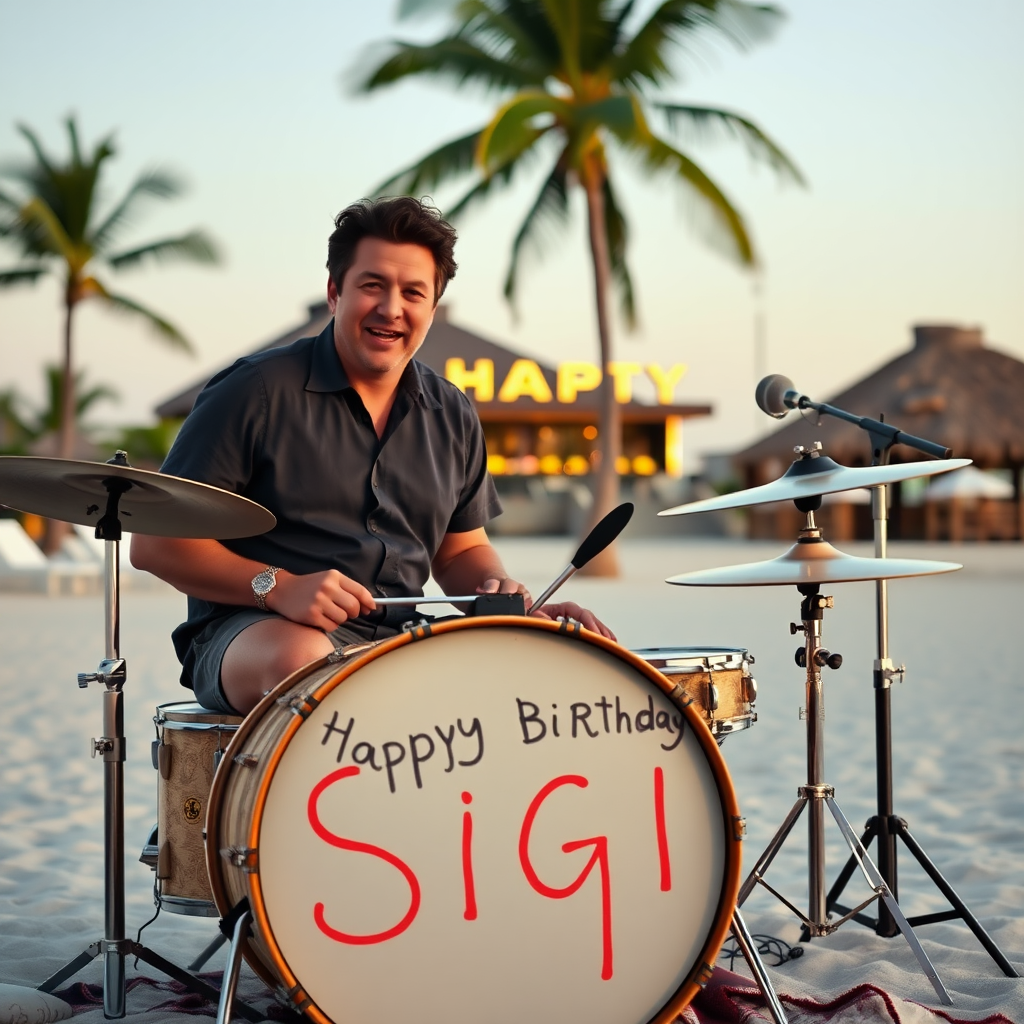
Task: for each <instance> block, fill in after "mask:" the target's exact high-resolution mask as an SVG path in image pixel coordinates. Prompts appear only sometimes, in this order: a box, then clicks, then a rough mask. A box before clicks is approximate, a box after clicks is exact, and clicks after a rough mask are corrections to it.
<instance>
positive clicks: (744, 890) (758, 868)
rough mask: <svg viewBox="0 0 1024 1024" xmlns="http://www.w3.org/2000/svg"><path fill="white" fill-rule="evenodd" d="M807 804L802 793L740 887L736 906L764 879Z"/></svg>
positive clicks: (742, 902) (739, 905)
mask: <svg viewBox="0 0 1024 1024" xmlns="http://www.w3.org/2000/svg"><path fill="white" fill-rule="evenodd" d="M806 803H807V798H806V797H805V796H804V795H803V794H802V793H801V794H800V797H799V798H798V799H797V802H796V803H795V804H793V807H792V809H791V810H790V812H789V814H787V815H786V820H785V821H783V823H782V824H781V825H780V826H779V830H778V832H776V833H775V835H774V836H772V840H771V842H770V843H769V844H768V845H767V846H766V847H765V849H764V853H762V854H761V856H760V857H758V859H757V863H756V864H755V865H754V866H753V868H752V869H751V871H750V874H749V875H747V880H746V881H745V882H744V883H743V885H742V886H741V887H740V891H739V895H738V896H737V898H736V906H738V907H742V906H743V904H744V903H745V902H746V899H747V897H748V896H749V895H750V894H751V893H752V892H753V891H754V886H755V885H757V883H758V882H760V881H761V879H762V878H763V877H764V873H765V872H766V871H767V870H768V868H769V867H770V865H771V862H772V861H773V860H775V855H776V854H777V853H778V852H779V850H781V849H782V844H783V843H784V842H785V841H786V838H787V837H788V836H789V833H790V832H792V831H793V826H794V825H795V824H796V820H797V818H799V817H800V812H801V811H802V810H803V809H804V806H805V805H806Z"/></svg>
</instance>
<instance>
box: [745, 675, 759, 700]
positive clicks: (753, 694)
mask: <svg viewBox="0 0 1024 1024" xmlns="http://www.w3.org/2000/svg"><path fill="white" fill-rule="evenodd" d="M746 687H747V703H748V704H753V703H754V701H756V700H757V680H756V679H755V678H754V677H753V676H747V679H746Z"/></svg>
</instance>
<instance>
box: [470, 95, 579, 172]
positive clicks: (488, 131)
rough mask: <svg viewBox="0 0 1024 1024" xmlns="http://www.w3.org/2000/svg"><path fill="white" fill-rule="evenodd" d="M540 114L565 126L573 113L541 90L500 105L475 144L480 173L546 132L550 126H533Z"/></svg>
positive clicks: (506, 158)
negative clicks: (546, 115)
mask: <svg viewBox="0 0 1024 1024" xmlns="http://www.w3.org/2000/svg"><path fill="white" fill-rule="evenodd" d="M544 114H548V115H550V116H551V118H552V119H553V120H554V121H561V122H563V123H565V122H566V121H567V120H568V119H570V118H571V117H572V116H573V110H572V106H571V105H570V104H569V103H567V102H566V101H565V100H563V99H561V98H560V97H558V96H552V95H551V93H549V92H546V91H545V90H543V89H528V90H523V91H522V92H518V93H516V95H515V96H513V97H512V98H511V99H510V100H508V101H507V102H506V103H503V104H502V105H501V106H500V107H499V108H498V110H497V113H495V115H494V117H493V118H491V121H490V123H489V124H488V125H487V126H486V127H485V128H484V130H483V131H482V132H481V133H480V139H479V141H478V142H477V148H476V162H477V164H478V165H479V166H480V167H481V168H482V169H483V171H484V173H485V174H487V173H490V172H491V171H492V170H493V168H494V167H496V166H500V165H503V164H505V163H507V161H508V159H509V157H510V155H511V154H513V153H521V152H523V150H524V149H526V148H528V147H529V146H532V145H533V143H534V142H536V140H537V139H538V138H540V136H541V135H543V134H544V133H545V132H546V131H548V130H549V129H550V128H551V127H552V125H551V124H548V125H543V126H537V125H535V124H534V121H535V119H536V118H537V117H539V116H542V115H544Z"/></svg>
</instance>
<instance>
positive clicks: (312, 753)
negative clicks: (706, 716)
mask: <svg viewBox="0 0 1024 1024" xmlns="http://www.w3.org/2000/svg"><path fill="white" fill-rule="evenodd" d="M671 689H672V684H671V683H670V682H668V681H667V680H666V678H665V677H664V676H663V675H662V674H661V673H659V672H657V671H655V670H654V669H652V668H651V667H650V666H649V665H648V664H647V663H646V662H645V661H643V660H642V659H641V658H638V657H637V656H635V655H633V654H631V653H630V652H629V651H626V650H624V649H623V648H621V647H619V646H618V645H617V644H615V643H612V642H611V641H608V640H605V639H604V638H602V637H600V636H598V635H597V634H595V633H590V632H588V631H586V630H582V629H580V627H579V624H578V623H572V622H570V623H564V622H563V623H559V622H552V621H547V620H540V619H528V618H522V617H514V618H513V617H482V618H466V619H456V620H450V621H445V622H441V623H434V624H432V625H430V626H427V625H425V624H424V625H421V626H419V627H417V628H416V629H414V630H413V631H412V632H408V633H404V634H402V635H400V636H396V637H394V638H392V639H390V640H387V641H386V642H384V643H382V644H380V645H378V646H376V647H374V648H373V649H371V650H369V651H366V652H364V653H362V654H360V655H357V656H355V657H349V658H346V657H345V656H344V654H343V652H337V653H335V654H333V655H331V656H329V657H328V658H325V659H322V660H321V661H318V662H314V663H313V664H311V665H309V666H307V667H306V668H304V669H302V670H300V671H299V672H298V673H296V674H295V675H293V676H291V677H290V678H289V679H287V680H285V681H284V682H283V683H281V684H280V685H279V686H278V687H277V688H276V689H275V690H274V691H273V692H272V693H270V694H269V695H268V696H267V697H266V698H265V699H264V700H263V701H262V702H261V703H260V704H259V706H258V707H257V708H256V709H255V710H254V711H253V712H252V713H251V714H250V715H249V716H248V717H247V718H246V719H245V721H244V722H243V723H242V725H241V726H240V727H239V730H238V732H237V733H236V734H235V736H234V738H233V739H232V741H231V744H230V746H229V747H228V750H227V753H226V754H225V757H224V759H223V761H222V763H221V767H220V770H219V771H218V773H217V775H216V778H215V780H214V784H213V790H212V792H211V794H210V810H209V824H208V830H209V836H208V841H207V864H208V867H209V871H210V879H211V882H212V885H213V893H214V898H215V900H216V903H217V907H218V909H219V910H220V912H221V913H222V914H224V915H226V914H228V913H229V912H230V911H231V910H232V909H233V908H235V907H236V906H238V905H239V904H240V903H242V901H244V900H248V903H249V906H250V908H251V911H252V915H253V934H252V936H251V937H250V939H249V940H248V942H247V944H246V947H245V950H244V952H245V956H246V959H247V960H248V962H249V964H250V965H251V966H252V968H253V969H254V970H255V971H256V973H257V974H258V975H259V976H260V977H262V978H263V979H264V980H265V981H266V982H267V983H268V984H270V985H271V986H272V987H274V988H276V989H277V990H278V991H279V993H280V994H281V996H282V998H283V999H284V1000H286V1001H287V1003H288V1004H289V1005H291V1006H293V1007H294V1008H295V1009H296V1010H299V1011H303V1012H305V1014H307V1015H308V1016H309V1017H310V1018H311V1019H312V1020H314V1021H317V1022H322V1024H330V1022H338V1021H344V1022H345V1024H379V1022H380V1021H382V1020H399V1019H402V1018H403V1017H405V1016H408V1015H409V1014H410V1013H412V1015H413V1016H415V1018H416V1020H417V1021H418V1022H421V1024H469V1022H475V1021H479V1020H486V1021H488V1024H513V1022H515V1024H521V1022H522V1021H523V1020H530V1021H533V1022H536V1024H563V1022H564V1021H566V1020H586V1021H588V1024H641V1022H648V1021H657V1022H665V1024H667V1022H669V1021H674V1020H675V1019H676V1017H677V1015H678V1013H679V1011H680V1010H681V1009H682V1008H683V1007H685V1006H686V1004H687V1003H688V1002H689V1001H690V1000H691V999H692V997H693V996H694V995H695V994H696V992H697V991H698V987H699V986H700V985H701V984H703V983H704V982H706V980H707V978H708V977H709V976H710V973H711V965H712V964H714V962H715V957H716V956H717V953H718V950H719V948H720V946H721V944H722V942H723V940H724V938H725V936H726V933H727V932H728V929H729V927H730V924H731V920H732V913H733V909H734V907H735V900H736V894H737V891H738V886H739V877H740V876H739V872H740V833H741V831H742V819H741V818H740V817H739V811H738V808H737V805H736V798H735V795H734V792H733V788H732V784H731V781H730V779H729V775H728V772H727V770H726V767H725V763H724V761H723V760H722V757H721V754H720V753H719V750H718V747H717V745H716V744H715V742H714V739H713V738H712V736H711V734H710V733H709V732H708V730H707V729H705V728H704V727H703V725H701V724H698V721H699V720H698V716H697V713H696V712H695V710H694V709H693V707H692V706H690V705H689V704H688V703H687V702H686V701H685V700H684V701H681V702H679V703H676V702H674V701H673V700H672V699H670V698H669V696H668V692H669V691H670V690H671Z"/></svg>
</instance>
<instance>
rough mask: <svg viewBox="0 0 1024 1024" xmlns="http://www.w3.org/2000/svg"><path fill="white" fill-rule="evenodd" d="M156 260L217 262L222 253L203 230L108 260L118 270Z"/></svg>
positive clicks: (142, 246) (143, 246)
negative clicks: (144, 261)
mask: <svg viewBox="0 0 1024 1024" xmlns="http://www.w3.org/2000/svg"><path fill="white" fill-rule="evenodd" d="M149 259H152V260H156V261H157V262H159V263H163V262H165V261H167V260H185V261H187V262H189V263H217V262H218V261H219V259H220V254H219V253H218V252H217V247H216V246H215V245H214V243H213V241H212V239H210V238H208V237H207V236H206V235H205V234H203V232H202V231H190V232H189V233H188V234H186V235H179V236H178V237H177V238H162V239H161V240H160V241H158V242H150V243H148V244H147V245H140V246H138V247H137V248H135V249H129V250H128V251H127V252H122V253H118V254H117V255H114V256H108V257H107V262H108V263H109V264H110V265H111V266H112V267H114V268H115V269H117V270H124V269H125V268H126V267H134V266H137V265H138V264H140V263H141V262H142V261H143V260H149Z"/></svg>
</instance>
